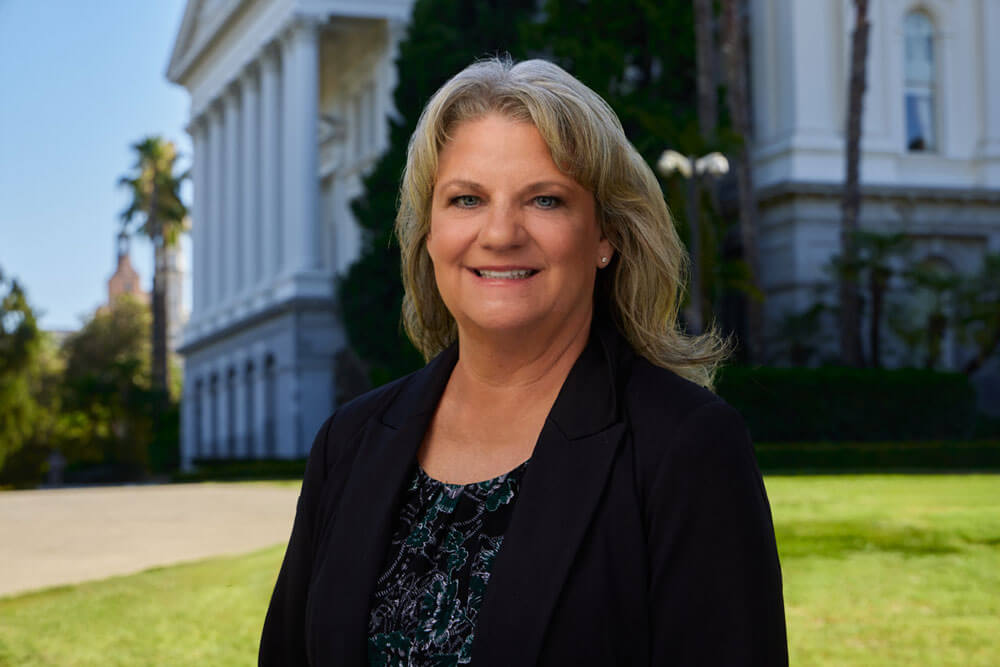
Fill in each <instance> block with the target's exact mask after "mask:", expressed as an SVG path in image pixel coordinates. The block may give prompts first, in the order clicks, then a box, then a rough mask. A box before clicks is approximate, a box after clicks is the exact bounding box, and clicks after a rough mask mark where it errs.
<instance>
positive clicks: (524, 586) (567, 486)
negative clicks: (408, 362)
mask: <svg viewBox="0 0 1000 667" xmlns="http://www.w3.org/2000/svg"><path fill="white" fill-rule="evenodd" d="M623 343H624V341H623V340H622V339H621V337H620V336H619V335H618V334H617V333H616V332H615V331H614V329H613V328H611V327H610V326H604V325H600V324H595V325H594V326H593V327H592V330H591V336H590V340H589V341H588V344H587V347H586V348H585V349H584V351H583V353H582V354H581V355H580V358H579V359H578V360H577V361H576V363H575V364H574V366H573V368H572V370H571V371H570V373H569V376H568V377H567V378H566V382H565V383H564V384H563V387H562V389H561V391H560V393H559V396H558V397H557V399H556V401H555V403H554V404H553V406H552V410H551V411H550V413H549V416H548V418H547V419H546V421H545V425H544V426H543V428H542V432H541V434H540V436H539V439H538V442H537V443H536V445H535V450H534V453H533V455H532V458H531V463H529V464H528V469H527V471H526V472H525V476H524V478H523V480H522V485H521V490H520V492H519V497H518V500H517V504H516V506H515V508H514V513H513V515H512V517H511V520H510V524H509V525H508V528H507V531H506V533H505V535H504V543H503V548H502V549H501V550H500V553H499V554H498V556H497V559H496V561H495V563H494V565H493V570H492V572H491V576H490V586H489V588H488V589H487V593H486V598H485V599H484V601H483V606H482V608H481V609H480V613H479V620H478V622H477V629H476V635H475V638H474V643H473V649H472V650H473V658H474V664H477V665H493V664H495V665H512V664H533V663H534V662H535V659H536V658H537V654H538V651H539V650H540V648H541V642H542V638H543V634H544V631H545V628H546V626H547V624H548V619H549V617H550V615H551V613H552V609H553V607H554V606H555V603H556V600H557V598H558V595H559V592H560V590H561V589H562V586H563V583H564V582H565V579H566V576H567V574H568V572H569V569H570V566H571V565H572V562H573V557H574V555H575V554H576V551H577V549H578V547H579V544H580V541H581V540H582V539H583V536H584V534H585V532H586V528H587V526H588V524H589V523H590V517H591V515H592V514H593V512H594V509H595V508H596V506H597V502H598V500H599V498H600V496H601V492H602V490H603V488H604V486H605V483H606V481H607V477H608V472H609V470H610V467H611V463H612V462H613V459H614V456H615V453H616V452H617V450H618V445H619V441H620V439H621V435H622V433H623V432H624V427H623V426H622V424H621V419H620V416H619V414H618V410H619V401H618V399H617V394H618V387H619V383H620V380H621V377H622V374H621V370H622V369H623V368H625V367H627V365H628V363H629V362H630V360H631V359H630V356H629V355H630V351H629V350H628V346H627V345H624V344H623ZM457 359H458V349H457V346H456V345H452V346H451V347H449V348H448V349H447V350H445V351H444V352H442V353H441V354H439V355H438V356H437V357H435V358H434V360H432V361H431V362H430V363H429V364H428V365H427V366H425V367H424V368H423V369H421V370H420V371H417V372H416V373H415V374H414V375H413V376H411V378H410V379H409V380H408V381H406V382H405V383H404V385H403V386H402V387H401V388H400V391H399V393H398V394H397V395H396V397H395V399H393V401H392V402H391V404H390V405H389V406H388V407H387V408H386V409H385V410H384V411H383V412H382V414H381V415H380V416H378V417H376V418H375V419H373V420H372V421H370V422H369V424H368V428H367V429H366V431H365V433H364V435H363V436H362V438H363V442H362V443H361V446H360V447H359V448H358V450H357V454H356V456H355V459H354V462H353V465H352V466H351V469H350V473H349V475H348V478H347V480H346V483H345V487H344V491H343V494H342V496H341V499H340V502H339V503H338V506H337V509H336V517H335V518H334V522H333V526H332V528H331V530H330V531H329V533H328V534H327V535H326V537H325V538H324V539H325V541H326V543H327V546H326V548H325V549H320V550H319V553H321V554H325V558H324V560H322V561H318V562H317V563H316V568H315V571H314V580H313V586H312V588H311V592H310V600H309V603H308V606H309V607H311V606H312V604H313V602H314V599H319V598H325V599H327V600H335V601H336V602H335V603H334V604H333V605H322V607H323V608H324V609H327V610H331V613H328V614H325V615H322V616H320V615H317V614H312V613H310V614H308V617H309V618H311V620H312V625H311V627H310V628H309V646H310V653H311V656H312V658H313V661H314V662H315V661H316V660H318V659H320V656H335V657H336V658H337V660H338V664H345V665H352V664H358V665H360V664H365V663H366V661H367V660H366V654H367V636H368V633H367V630H368V611H369V605H370V602H371V596H372V594H373V592H374V589H375V584H376V579H377V577H378V575H379V574H380V572H381V570H382V567H383V565H384V562H383V561H384V559H385V552H386V549H387V548H388V545H389V541H390V539H391V536H392V530H393V529H394V527H395V520H396V514H397V513H398V509H399V502H400V499H401V493H402V491H403V489H404V487H405V483H406V480H407V475H408V474H410V472H411V471H412V466H413V464H414V462H415V461H416V454H417V449H418V448H419V446H420V443H421V442H422V440H423V437H424V433H425V432H426V431H427V427H428V426H429V424H430V420H431V417H432V416H433V414H434V409H435V407H436V406H437V403H438V401H439V400H440V397H441V394H442V392H443V391H444V387H445V385H446V384H447V382H448V378H449V377H450V375H451V371H452V369H453V368H454V366H455V363H456V361H457ZM554 526H558V527H559V538H558V539H552V530H553V527H554ZM526 597H527V598H528V599H531V600H532V604H530V605H524V600H525V598H526Z"/></svg>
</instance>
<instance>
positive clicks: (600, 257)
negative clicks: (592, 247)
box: [597, 238, 615, 269]
mask: <svg viewBox="0 0 1000 667" xmlns="http://www.w3.org/2000/svg"><path fill="white" fill-rule="evenodd" d="M614 252H615V250H614V248H613V247H612V246H611V241H609V240H608V239H607V238H602V239H601V241H600V243H598V244H597V253H598V254H597V268H599V269H603V268H604V267H605V266H607V265H608V264H610V263H611V258H612V257H614Z"/></svg>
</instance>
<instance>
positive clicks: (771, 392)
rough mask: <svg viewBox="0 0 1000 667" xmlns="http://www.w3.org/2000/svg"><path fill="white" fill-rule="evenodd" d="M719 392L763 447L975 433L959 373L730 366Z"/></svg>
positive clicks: (968, 389)
mask: <svg viewBox="0 0 1000 667" xmlns="http://www.w3.org/2000/svg"><path fill="white" fill-rule="evenodd" d="M717 387H718V392H719V395H720V396H722V397H723V398H724V399H725V400H726V401H728V402H729V403H730V404H731V405H732V406H733V407H734V408H736V409H737V410H739V411H740V413H741V414H742V415H743V417H744V419H745V420H746V422H747V427H748V428H749V429H750V433H751V435H752V436H753V438H754V440H756V441H761V442H765V441H766V442H782V441H859V442H864V441H880V440H881V441H885V440H931V439H942V440H963V439H968V438H970V437H973V435H974V433H975V429H976V422H977V415H976V407H975V405H976V401H975V392H974V390H973V387H972V385H971V383H970V382H969V379H968V377H967V376H966V375H964V374H962V373H945V372H939V371H929V370H920V369H895V370H886V369H856V368H844V367H834V366H831V367H823V368H770V367H758V368H749V367H743V366H730V367H727V368H725V369H723V371H722V372H721V373H720V376H719V379H718V383H717Z"/></svg>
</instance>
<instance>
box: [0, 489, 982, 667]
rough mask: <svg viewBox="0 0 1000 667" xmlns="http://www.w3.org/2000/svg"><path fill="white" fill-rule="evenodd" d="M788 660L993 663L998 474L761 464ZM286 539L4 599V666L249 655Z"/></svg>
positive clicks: (214, 661) (234, 659)
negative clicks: (790, 469) (243, 552)
mask: <svg viewBox="0 0 1000 667" xmlns="http://www.w3.org/2000/svg"><path fill="white" fill-rule="evenodd" d="M767 487H768V492H769V494H770V496H771V504H772V508H773V510H774V515H775V521H776V527H777V532H778V546H779V549H780V551H781V555H782V567H783V570H784V576H785V604H786V613H787V617H788V633H789V643H790V649H791V657H792V664H793V665H838V666H840V665H859V666H860V665H864V666H865V667H873V666H878V665H907V666H913V665H927V666H930V665H933V666H934V667H939V666H946V665H956V666H957V665H961V666H962V667H968V666H974V665H991V666H993V665H1000V475H968V476H959V475H949V476H853V475H852V476H834V477H768V478H767ZM281 552H282V547H280V546H279V547H274V548H271V549H266V550H264V551H260V552H257V553H254V554H250V555H247V556H241V557H237V558H219V559H212V560H209V561H204V562H200V563H195V564H190V565H181V566H175V567H170V568H163V569H157V570H151V571H149V572H144V573H142V574H138V575H134V576H129V577H120V578H115V579H110V580H107V581H101V582H94V583H90V584H84V585H80V586H74V587H68V588H59V589H54V590H50V591H45V592H41V593H34V594H29V595H22V596H19V597H16V598H9V599H5V600H0V665H59V666H62V665H192V664H198V665H249V664H252V663H253V662H254V659H255V658H254V656H255V653H256V645H257V638H258V634H259V630H260V624H261V622H262V620H263V614H264V610H265V608H266V605H267V598H268V595H269V594H270V589H271V586H272V585H273V582H274V577H275V575H276V572H277V567H278V564H279V562H280V559H281Z"/></svg>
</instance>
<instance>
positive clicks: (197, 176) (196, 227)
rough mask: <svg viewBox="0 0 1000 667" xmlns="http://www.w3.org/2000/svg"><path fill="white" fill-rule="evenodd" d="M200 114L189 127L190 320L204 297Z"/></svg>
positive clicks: (194, 318) (203, 146)
mask: <svg viewBox="0 0 1000 667" xmlns="http://www.w3.org/2000/svg"><path fill="white" fill-rule="evenodd" d="M203 120H204V119H203V117H198V118H195V119H194V120H193V121H191V126H190V128H189V129H188V132H189V134H190V135H191V146H192V149H193V155H192V156H191V181H192V184H193V185H194V197H193V200H192V202H191V219H192V223H191V255H192V258H193V261H192V266H191V320H192V321H195V322H197V321H198V319H199V318H200V317H201V316H202V311H203V310H204V309H205V299H204V296H203V295H202V289H203V287H204V278H205V273H204V271H205V263H204V262H203V261H202V255H201V254H202V251H203V250H204V249H205V242H204V236H205V197H206V196H207V195H208V192H207V190H208V188H206V187H205V185H204V183H203V182H202V179H203V178H204V175H205V150H206V148H207V141H206V136H205V134H206V133H205V124H204V123H203Z"/></svg>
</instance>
